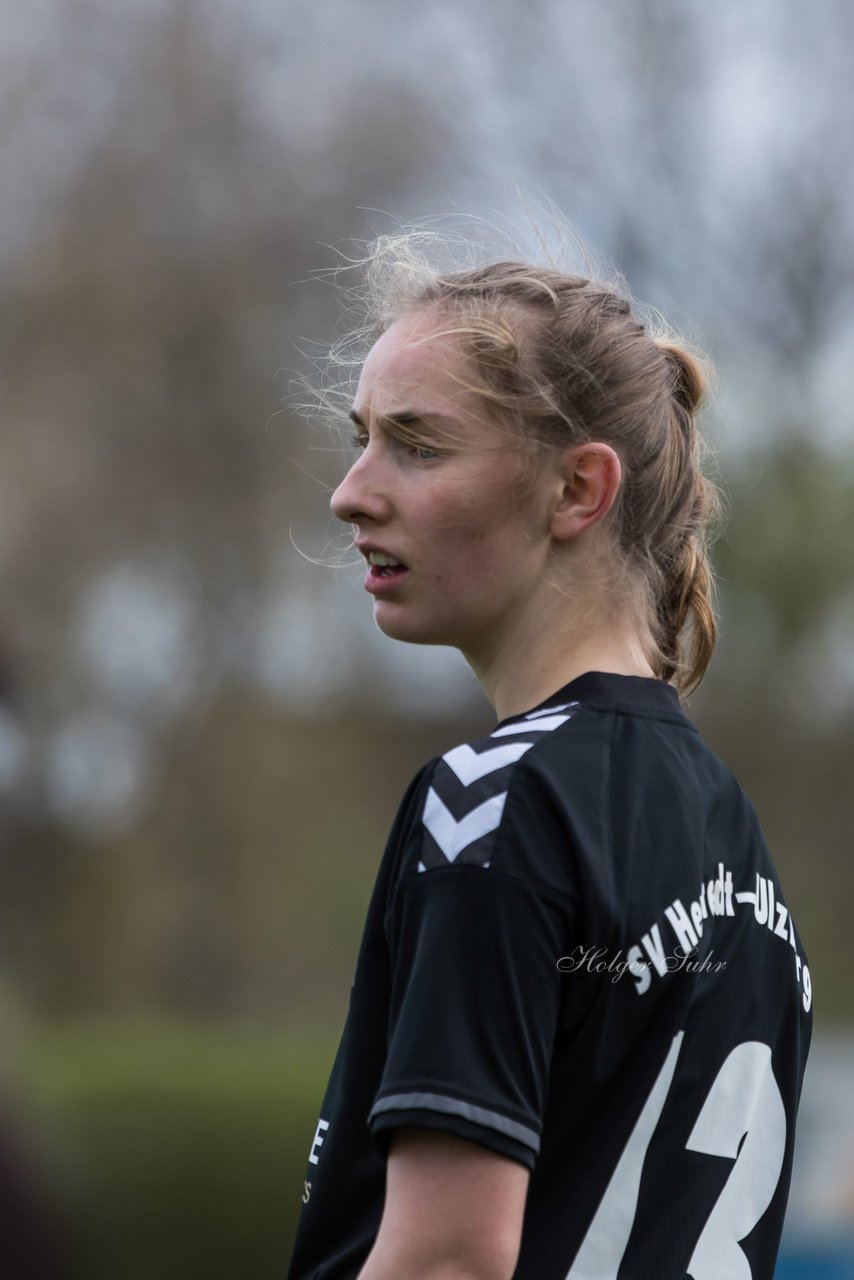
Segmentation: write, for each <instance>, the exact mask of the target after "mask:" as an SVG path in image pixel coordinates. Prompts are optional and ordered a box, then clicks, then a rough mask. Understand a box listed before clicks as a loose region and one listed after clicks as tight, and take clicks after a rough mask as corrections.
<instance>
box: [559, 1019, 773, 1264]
mask: <svg viewBox="0 0 854 1280" xmlns="http://www.w3.org/2000/svg"><path fill="white" fill-rule="evenodd" d="M683 1035H684V1032H682V1031H680V1032H679V1034H678V1035H677V1036H675V1037H674V1040H673V1044H672V1045H671V1047H670V1052H669V1053H668V1055H667V1058H666V1060H665V1063H664V1066H663V1067H662V1068H661V1071H660V1072H659V1073H658V1077H657V1079H656V1081H655V1084H654V1085H653V1087H652V1090H651V1091H650V1094H649V1097H648V1098H647V1100H646V1103H645V1105H644V1108H643V1111H642V1112H641V1114H640V1116H639V1117H638V1121H637V1123H636V1124H635V1127H634V1129H633V1130H632V1133H631V1137H630V1138H629V1140H628V1142H627V1143H626V1147H625V1149H624V1151H623V1154H622V1155H621V1157H620V1160H619V1162H618V1164H617V1167H616V1169H615V1170H614V1173H613V1175H612V1177H611V1181H610V1182H609V1183H608V1187H607V1189H606V1191H605V1194H604V1196H603V1197H602V1201H601V1203H600V1205H599V1208H598V1209H597V1211H596V1214H595V1217H594V1218H593V1221H592V1222H591V1224H590V1228H589V1230H588V1232H587V1235H586V1236H585V1237H584V1240H583V1241H582V1244H581V1248H580V1249H579V1251H578V1253H577V1255H576V1258H575V1261H574V1262H573V1264H572V1267H571V1268H570V1270H569V1273H568V1275H567V1277H566V1280H614V1277H615V1276H616V1275H617V1272H618V1271H619V1268H620V1263H621V1262H622V1260H623V1254H624V1253H625V1251H626V1246H627V1245H628V1243H629V1236H630V1234H631V1230H632V1224H633V1222H634V1217H635V1210H636V1209H637V1203H638V1194H639V1192H640V1181H641V1173H642V1172H643V1163H644V1159H645V1157H646V1153H647V1148H648V1147H649V1144H650V1141H651V1140H652V1135H653V1132H654V1130H655V1126H656V1125H657V1124H658V1121H659V1118H660V1116H661V1112H662V1110H663V1108H664V1103H665V1100H666V1098H667V1094H668V1091H669V1089H670V1085H671V1082H672V1080H673V1074H674V1072H675V1070H676V1060H677V1058H678V1057H679V1051H680V1049H681V1048H682V1037H683ZM745 1135H746V1136H745ZM742 1139H744V1142H743V1144H742V1145H741V1147H740V1149H739V1144H740V1143H742ZM686 1147H687V1149H688V1150H689V1151H701V1152H704V1153H705V1154H707V1155H712V1156H728V1157H729V1158H730V1159H734V1160H735V1164H734V1165H733V1167H732V1169H731V1170H730V1175H729V1177H728V1178H727V1181H726V1184H725V1185H724V1188H723V1191H722V1192H721V1194H720V1195H719V1197H718V1200H717V1203H716V1204H715V1207H714V1208H713V1209H712V1212H711V1214H710V1215H709V1218H708V1220H707V1221H706V1225H705V1226H704V1227H703V1230H702V1232H701V1233H700V1238H699V1240H698V1241H697V1243H696V1245H695V1246H694V1252H693V1253H692V1254H691V1261H690V1262H689V1264H688V1272H689V1274H690V1275H691V1276H693V1278H694V1280H751V1271H750V1265H749V1263H748V1261H747V1258H746V1256H745V1254H744V1252H743V1251H742V1249H741V1248H740V1247H739V1241H740V1240H743V1239H744V1238H745V1236H747V1235H749V1233H750V1232H751V1231H752V1230H753V1228H754V1227H755V1226H756V1223H757V1222H758V1221H759V1219H760V1218H761V1217H762V1215H763V1213H764V1212H765V1210H766V1209H767V1208H768V1205H769V1204H770V1203H771V1199H772V1197H773V1195H774V1192H775V1190H776V1189H777V1181H778V1179H779V1177H780V1170H781V1168H782V1166H783V1157H784V1154H785V1149H786V1111H785V1108H784V1106H783V1099H782V1098H781V1096H780V1090H779V1088H778V1086H777V1081H776V1080H775V1079H774V1073H773V1071H772V1069H771V1050H770V1048H769V1047H768V1045H767V1044H762V1043H761V1042H760V1041H758V1040H746V1041H745V1042H744V1043H743V1044H740V1045H737V1046H736V1048H735V1049H733V1051H732V1052H731V1053H730V1054H729V1056H728V1057H727V1058H726V1060H725V1061H724V1064H723V1066H722V1067H721V1069H720V1071H719V1072H718V1074H717V1075H716V1076H715V1079H714V1083H713V1084H712V1087H711V1088H710V1090H709V1092H708V1094H707V1095H706V1100H705V1102H704V1103H703V1106H702V1109H701V1111H700V1114H699V1116H698V1117H697V1121H696V1124H695V1125H694V1128H693V1129H692V1130H691V1136H690V1137H689V1139H688V1141H687V1143H686Z"/></svg>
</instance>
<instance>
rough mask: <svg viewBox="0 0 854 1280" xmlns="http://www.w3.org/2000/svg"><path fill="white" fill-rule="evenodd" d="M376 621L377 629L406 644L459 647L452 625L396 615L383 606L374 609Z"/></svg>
mask: <svg viewBox="0 0 854 1280" xmlns="http://www.w3.org/2000/svg"><path fill="white" fill-rule="evenodd" d="M374 622H375V624H376V627H377V630H378V631H381V632H382V633H383V635H384V636H388V638H389V639H390V640H400V641H401V642H402V643H404V644H436V645H450V646H451V647H452V648H457V647H459V642H458V639H457V638H455V637H456V633H455V631H454V630H453V629H452V627H451V626H450V625H448V626H445V627H443V626H442V625H441V624H438V623H436V622H433V623H432V624H430V623H428V622H426V621H421V622H418V621H417V620H416V619H414V618H406V617H401V616H398V617H394V615H393V614H392V613H391V611H390V610H388V611H387V610H384V609H383V608H382V607H381V606H380V607H379V608H375V609H374Z"/></svg>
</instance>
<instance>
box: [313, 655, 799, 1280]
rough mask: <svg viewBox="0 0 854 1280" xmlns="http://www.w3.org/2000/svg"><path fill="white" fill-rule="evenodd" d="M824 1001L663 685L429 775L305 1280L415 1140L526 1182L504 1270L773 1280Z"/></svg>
mask: <svg viewBox="0 0 854 1280" xmlns="http://www.w3.org/2000/svg"><path fill="white" fill-rule="evenodd" d="M811 1004H812V989H811V984H810V976H809V970H808V968H807V963H806V958H805V955H804V950H803V947H802V945H801V942H800V939H799V937H798V934H797V932H796V930H795V927H794V924H793V921H792V917H791V915H790V913H789V911H788V909H787V907H786V904H785V900H784V898H783V894H782V892H781V889H780V884H779V881H778V879H777V875H776V872H775V870H774V867H773V864H772V862H771V859H770V856H769V853H768V850H767V847H766V845H765V841H764V839H763V836H762V833H761V830H760V827H759V823H758V821H757V818H756V815H755V813H754V810H753V808H752V806H751V804H750V802H749V801H748V799H747V798H746V796H745V795H744V792H743V791H742V790H741V788H740V787H739V785H738V783H737V782H736V781H735V780H734V778H733V777H732V775H731V774H730V773H729V772H728V771H727V770H726V769H725V768H724V766H723V765H722V764H721V763H720V761H719V760H718V759H717V758H716V757H715V755H714V754H713V753H712V752H711V751H710V750H709V748H708V747H707V746H706V745H705V743H704V742H703V739H702V738H701V736H700V734H699V733H698V732H697V730H696V728H695V727H694V725H693V724H692V723H691V721H690V720H689V719H688V718H687V717H686V715H685V714H684V713H683V711H682V709H681V707H680V704H679V700H678V697H677V694H676V692H675V691H674V689H673V688H671V687H670V686H668V685H665V684H664V683H662V682H661V681H657V680H653V679H643V678H640V677H632V676H620V675H611V674H602V673H598V672H590V673H587V674H585V675H582V676H580V677H579V678H578V679H576V680H573V681H572V682H571V683H570V684H568V685H566V686H565V687H564V688H563V689H561V690H560V691H559V692H558V693H556V694H555V695H553V696H552V697H550V698H548V699H547V700H546V701H545V702H543V703H542V704H541V705H540V706H538V707H536V708H535V709H534V710H532V711H530V712H528V713H526V714H521V715H517V716H513V717H511V718H510V719H508V720H505V721H502V722H501V723H500V724H499V725H498V726H497V728H495V729H494V730H493V731H492V732H491V733H490V735H489V736H488V737H486V738H484V739H482V740H481V741H477V742H472V743H467V744H463V745H460V746H457V747H454V748H453V750H451V751H448V752H447V753H446V754H445V755H443V756H442V757H440V758H437V759H435V760H432V761H430V763H429V764H427V765H426V766H425V767H424V768H423V769H422V770H421V771H420V772H419V773H418V775H417V776H416V777H415V779H414V780H413V782H412V783H411V784H410V787H409V789H408V791H407V793H406V795H405V797H404V799H403V802H402V804H401V806H400V809H399V811H398V814H397V818H396V820H395V823H394V826H393V828H392V831H391V835H390V837H389V841H388V845H387V848H386V851H385V855H384V858H383V862H382V865H381V868H380V872H379V877H378V880H377V884H376V888H375V891H374V894H373V898H372V900H371V904H370V908H369V911H368V917H367V922H366V926H365V933H364V937H363V940H362V945H361V949H360V952H359V958H358V963H357V967H356V974H355V980H354V983H353V988H352V992H351V997H350V1009H349V1013H348V1017H347V1022H346V1026H345V1029H344V1035H343V1039H342V1041H341V1046H340V1049H339V1051H338V1055H337V1058H336V1061H335V1065H334V1068H333V1071H332V1076H331V1079H330V1082H329V1085H328V1088H327V1092H326V1097H325V1100H324V1102H323V1106H322V1110H321V1118H320V1119H319V1121H318V1124H317V1129H316V1132H315V1136H314V1140H313V1143H312V1146H311V1151H310V1154H309V1163H308V1169H307V1172H306V1180H305V1191H304V1195H303V1207H302V1211H301V1218H300V1224H299V1229H298V1232H297V1239H296V1245H295V1249H294V1254H293V1258H292V1262H291V1269H290V1273H289V1274H290V1278H291V1280H320V1278H321V1277H322V1280H354V1277H356V1276H357V1275H358V1272H359V1269H360V1267H361V1265H362V1264H363V1263H364V1260H365V1258H366V1256H367V1254H368V1252H369V1250H370V1247H371V1245H372V1243H373V1241H374V1238H375V1236H376V1233H377V1230H378V1228H379V1224H380V1218H381V1215H382V1208H383V1197H384V1185H385V1153H386V1151H387V1144H388V1139H389V1136H390V1133H391V1132H392V1131H393V1130H394V1129H397V1128H400V1127H404V1126H405V1127H419V1128H430V1129H439V1130H442V1131H444V1132H447V1133H450V1134H454V1135H456V1136H457V1137H460V1138H464V1139H468V1140H470V1141H472V1142H476V1143H479V1144H481V1145H482V1146H485V1147H488V1148H490V1149H491V1150H493V1151H496V1152H499V1153H501V1154H502V1155H504V1156H509V1157H511V1158H512V1159H514V1160H517V1161H521V1162H522V1163H523V1164H524V1165H526V1166H527V1167H528V1168H529V1169H530V1170H531V1180H530V1187H529V1192H528V1197H527V1203H526V1208H525V1216H524V1224H523V1231H522V1242H521V1252H520V1256H519V1262H518V1266H517V1268H516V1271H515V1273H514V1275H515V1277H516V1280H629V1278H630V1277H631V1278H632V1280H652V1278H653V1277H654V1278H655V1280H684V1278H685V1277H686V1275H687V1276H691V1277H693V1280H723V1278H726V1277H732V1278H733V1280H751V1278H752V1280H770V1277H771V1276H772V1274H773V1270H774V1261H775V1258H776V1254H777V1248H778V1244H779V1239H780V1233H781V1230H782V1224H783V1215H784V1211H785V1206H786V1199H787V1195H788V1188H789V1180H790V1173H791V1164H792V1150H793V1144H794V1132H795V1116H796V1112H797V1106H798V1100H799V1096H800V1090H801V1082H802V1078H803V1071H804V1064H805V1060H806V1054H807V1049H808V1046H809V1039H810V1030H811V1018H812V1014H811Z"/></svg>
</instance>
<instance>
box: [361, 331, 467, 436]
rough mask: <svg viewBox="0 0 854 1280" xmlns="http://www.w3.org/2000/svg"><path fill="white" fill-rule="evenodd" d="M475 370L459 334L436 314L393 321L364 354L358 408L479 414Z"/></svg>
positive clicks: (379, 411) (381, 411) (388, 411)
mask: <svg viewBox="0 0 854 1280" xmlns="http://www.w3.org/2000/svg"><path fill="white" fill-rule="evenodd" d="M473 382H474V377H473V370H472V368H471V364H470V362H469V360H468V359H467V357H466V355H465V353H464V351H463V349H462V343H461V340H460V338H459V336H458V335H457V334H455V333H451V332H448V326H447V325H445V324H443V323H442V320H441V319H440V318H438V317H436V316H435V315H432V316H415V317H404V318H403V319H401V320H396V321H395V322H394V323H393V324H392V325H391V326H390V327H389V328H388V329H387V330H386V332H385V333H384V334H383V335H382V337H380V338H379V339H378V340H377V342H376V343H375V344H374V346H373V347H372V348H371V350H370V352H369V353H368V356H367V359H366V360H365V363H364V365H363V366H362V373H361V377H360V378H359V386H358V389H357V392H356V405H355V407H356V409H357V410H358V411H359V412H361V411H362V410H363V409H369V410H372V411H373V412H375V413H395V412H406V411H411V410H417V411H418V412H421V413H446V414H447V413H449V412H452V411H454V412H456V413H458V414H462V415H465V416H472V415H474V416H478V417H482V412H481V413H480V414H478V413H477V410H478V407H479V405H478V397H477V395H476V392H475V391H474V390H473V389H472V385H473Z"/></svg>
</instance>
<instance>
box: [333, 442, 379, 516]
mask: <svg viewBox="0 0 854 1280" xmlns="http://www.w3.org/2000/svg"><path fill="white" fill-rule="evenodd" d="M329 505H330V507H331V508H332V513H333V515H335V516H337V517H338V519H339V520H343V521H344V523H345V524H359V523H361V522H362V521H364V520H373V521H377V522H380V521H382V520H384V519H385V518H386V516H387V515H388V510H389V502H388V498H387V497H386V495H385V492H384V491H383V488H382V486H381V481H380V474H379V470H378V468H377V467H376V465H375V463H374V462H373V461H372V460H371V446H370V445H368V447H367V449H366V450H365V451H364V453H363V454H362V455H361V457H359V458H357V459H356V461H355V462H354V463H353V465H352V467H351V468H350V470H349V471H348V472H347V474H346V476H345V477H344V479H343V480H342V481H341V483H340V484H339V486H338V488H337V489H336V490H335V492H334V493H333V495H332V498H331V499H330V502H329Z"/></svg>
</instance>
